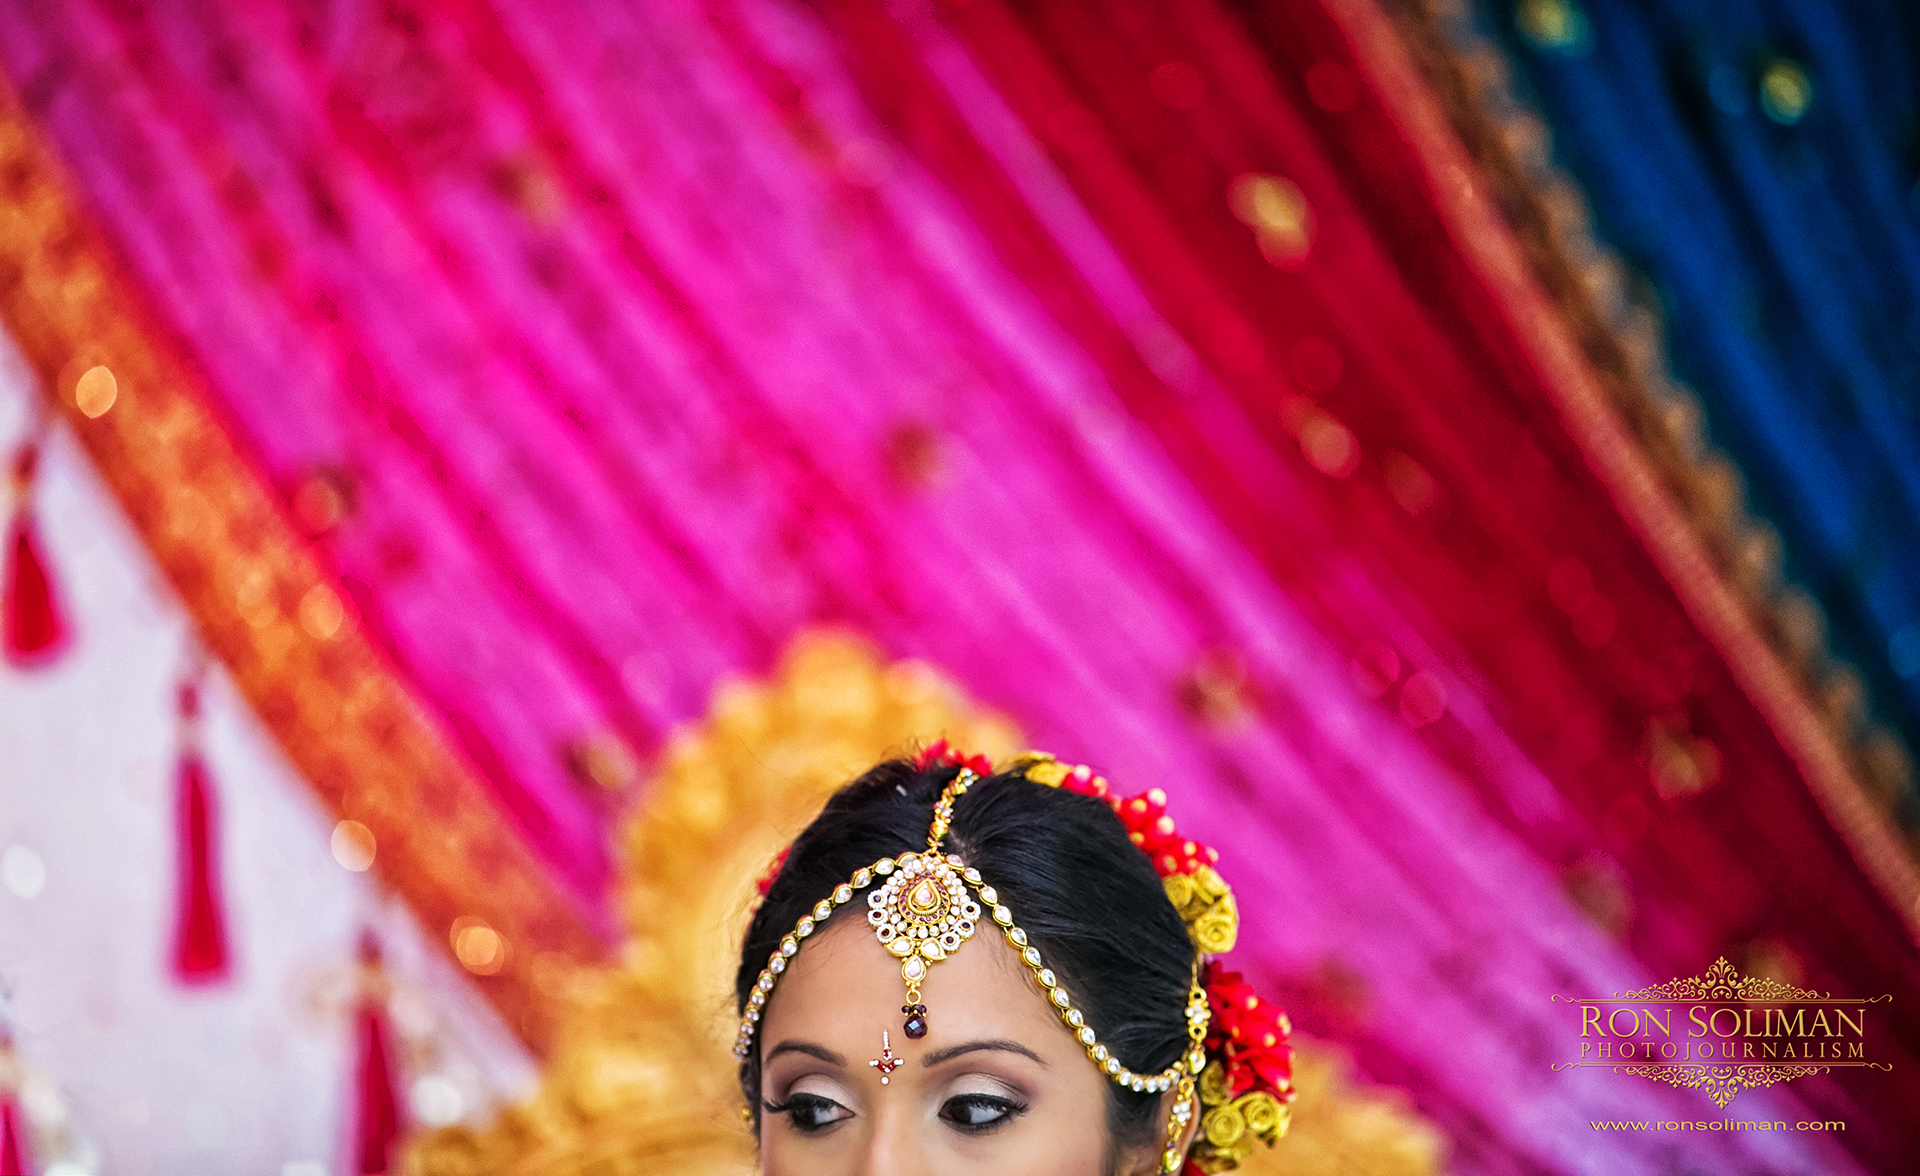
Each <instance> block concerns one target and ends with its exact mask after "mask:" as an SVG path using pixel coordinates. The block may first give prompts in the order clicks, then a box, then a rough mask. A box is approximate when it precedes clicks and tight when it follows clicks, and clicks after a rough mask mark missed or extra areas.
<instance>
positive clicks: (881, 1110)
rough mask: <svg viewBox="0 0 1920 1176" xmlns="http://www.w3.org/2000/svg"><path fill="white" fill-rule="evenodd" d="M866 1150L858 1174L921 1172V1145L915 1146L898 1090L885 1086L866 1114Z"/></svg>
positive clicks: (912, 1125)
mask: <svg viewBox="0 0 1920 1176" xmlns="http://www.w3.org/2000/svg"><path fill="white" fill-rule="evenodd" d="M868 1122H869V1123H871V1124H872V1128H871V1130H870V1131H869V1132H868V1133H867V1154H866V1156H865V1163H864V1166H863V1167H862V1168H861V1176H925V1173H926V1171H927V1169H926V1166H925V1164H923V1163H922V1162H921V1160H920V1154H921V1149H920V1148H918V1147H916V1146H915V1142H916V1141H915V1140H914V1138H913V1133H914V1130H915V1127H916V1124H915V1119H914V1116H913V1114H912V1113H911V1112H910V1110H909V1108H908V1107H907V1106H906V1104H905V1101H904V1100H903V1099H902V1098H901V1097H900V1092H898V1091H894V1090H892V1089H888V1090H886V1091H884V1092H882V1093H881V1095H880V1097H879V1098H878V1099H876V1100H875V1102H874V1106H873V1110H872V1112H871V1113H870V1115H869V1116H868Z"/></svg>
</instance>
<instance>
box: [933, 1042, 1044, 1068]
mask: <svg viewBox="0 0 1920 1176" xmlns="http://www.w3.org/2000/svg"><path fill="white" fill-rule="evenodd" d="M989 1050H999V1051H1003V1052H1006V1053H1016V1054H1019V1055H1020V1056H1021V1057H1023V1058H1031V1059H1033V1060H1034V1061H1036V1062H1039V1063H1040V1064H1041V1065H1043V1066H1044V1065H1046V1064H1047V1063H1046V1062H1044V1061H1042V1060H1041V1058H1040V1055H1039V1054H1037V1053H1034V1052H1033V1051H1032V1050H1030V1049H1028V1048H1027V1047H1026V1046H1024V1045H1021V1044H1020V1043H1019V1042H1017V1041H1008V1040H1006V1039H1005V1038H996V1039H994V1040H992V1041H966V1042H962V1043H961V1044H959V1045H950V1046H948V1047H947V1048H945V1049H936V1050H934V1051H933V1052H932V1053H930V1054H928V1055H927V1056H926V1057H924V1058H922V1059H920V1064H921V1065H922V1066H929V1067H931V1066H938V1065H940V1064H941V1063H943V1062H950V1061H952V1060H953V1059H955V1058H957V1057H961V1056H964V1055H966V1054H970V1053H983V1052H986V1051H989Z"/></svg>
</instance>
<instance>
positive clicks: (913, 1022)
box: [900, 1004, 927, 1041]
mask: <svg viewBox="0 0 1920 1176" xmlns="http://www.w3.org/2000/svg"><path fill="white" fill-rule="evenodd" d="M900 1011H901V1012H903V1013H905V1014H906V1015H907V1020H906V1023H905V1024H903V1025H901V1026H900V1031H901V1032H902V1033H905V1034H906V1035H907V1036H908V1037H911V1038H913V1039H914V1040H915V1041H918V1040H920V1039H921V1038H922V1037H925V1036H926V1035H927V1006H926V1005H923V1004H907V1005H901V1006H900Z"/></svg>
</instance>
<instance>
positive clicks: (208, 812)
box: [173, 685, 227, 984]
mask: <svg viewBox="0 0 1920 1176" xmlns="http://www.w3.org/2000/svg"><path fill="white" fill-rule="evenodd" d="M199 712H200V703H199V691H198V690H197V689H196V688H195V687H193V686H192V685H186V686H182V687H181V688H180V716H181V719H182V721H183V722H185V723H192V721H193V720H194V719H196V718H197V717H198V715H199ZM175 805H176V808H175V813H176V818H177V820H178V822H179V826H178V829H179V846H178V852H179V863H180V889H179V891H178V894H177V897H178V905H177V907H176V908H175V909H176V911H177V915H176V919H175V923H174V940H173V970H174V974H175V975H177V976H178V977H179V978H180V980H181V982H182V983H184V984H208V983H212V982H214V981H218V980H222V979H225V978H226V975H227V928H226V919H225V918H224V916H223V915H222V914H221V908H222V905H223V904H222V903H221V901H220V877H219V871H218V869H217V868H216V865H217V863H216V862H215V854H214V834H215V832H216V822H215V819H214V818H215V813H214V807H213V788H212V781H210V780H209V779H208V778H207V769H206V765H205V764H203V763H202V762H201V760H200V753H199V751H198V750H196V749H195V748H193V747H192V746H191V744H189V746H188V747H187V748H186V749H185V750H183V751H182V752H181V753H180V775H179V786H178V789H177V795H176V798H175Z"/></svg>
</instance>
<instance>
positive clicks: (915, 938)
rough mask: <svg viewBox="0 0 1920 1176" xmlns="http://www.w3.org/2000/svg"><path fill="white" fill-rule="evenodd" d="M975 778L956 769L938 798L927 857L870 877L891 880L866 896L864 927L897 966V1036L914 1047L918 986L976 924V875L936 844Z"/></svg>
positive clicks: (906, 858) (921, 1032)
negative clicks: (902, 991)
mask: <svg viewBox="0 0 1920 1176" xmlns="http://www.w3.org/2000/svg"><path fill="white" fill-rule="evenodd" d="M979 778H980V777H979V775H978V773H976V772H975V771H974V770H973V769H972V768H961V769H960V774H959V775H958V776H955V777H954V779H953V783H951V784H949V785H948V786H947V788H946V790H945V791H943V792H942V793H941V794H940V802H939V804H937V805H936V806H935V807H934V810H933V826H932V828H930V829H928V830H927V852H926V853H925V854H904V855H902V856H901V857H900V858H899V859H897V860H896V861H885V862H877V863H875V865H874V871H875V872H876V873H879V874H883V875H884V874H891V877H888V878H887V881H886V885H884V886H881V887H879V888H877V889H875V890H874V891H873V892H872V893H870V894H868V895H867V908H868V909H867V922H868V924H870V925H871V926H872V927H873V934H874V938H876V939H878V940H879V941H880V946H882V947H884V948H886V949H887V951H888V952H890V953H891V954H892V955H894V956H895V957H896V958H898V959H899V960H900V979H902V980H903V981H905V982H906V985H907V1003H906V1004H903V1005H901V1006H900V1012H901V1013H902V1014H904V1015H905V1017H906V1020H905V1021H904V1022H903V1023H902V1024H901V1026H900V1031H901V1032H902V1033H905V1034H906V1035H907V1036H908V1037H910V1038H912V1039H913V1040H915V1041H918V1040H919V1039H920V1038H922V1037H925V1036H926V1035H927V1006H926V1005H924V1004H921V1003H920V982H921V981H922V980H924V979H926V977H927V968H928V967H929V966H931V965H933V964H936V963H939V962H940V961H941V960H944V959H946V958H947V957H948V956H950V955H952V954H953V953H954V952H956V951H959V950H960V945H961V944H963V943H965V942H966V941H967V940H969V939H972V938H973V930H974V926H975V925H976V924H977V923H978V922H979V920H980V904H979V903H976V902H975V901H974V900H973V898H972V897H971V896H970V895H969V894H968V893H967V886H966V884H967V883H969V882H970V883H972V884H973V885H975V886H978V885H980V873H979V871H977V870H974V869H971V868H969V867H968V866H967V865H966V864H965V863H964V862H962V861H961V860H960V859H959V857H957V856H955V855H952V854H942V853H941V852H940V843H941V841H943V840H944V839H945V838H946V835H947V829H948V828H949V827H950V826H951V825H952V824H953V802H954V801H956V800H958V799H959V798H960V797H961V795H962V794H964V793H965V792H966V790H967V789H968V788H970V787H972V786H973V782H974V781H975V780H978V779H979Z"/></svg>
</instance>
